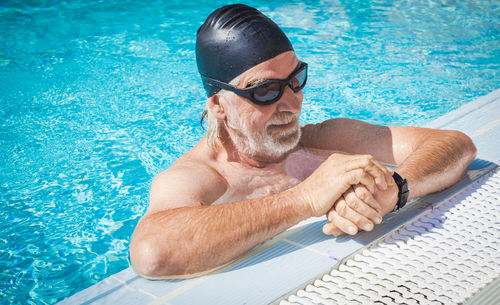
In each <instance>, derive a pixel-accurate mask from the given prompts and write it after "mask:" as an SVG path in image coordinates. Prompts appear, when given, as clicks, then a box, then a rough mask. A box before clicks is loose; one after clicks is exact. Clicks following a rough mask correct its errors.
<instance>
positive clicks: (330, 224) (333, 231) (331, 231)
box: [323, 222, 344, 237]
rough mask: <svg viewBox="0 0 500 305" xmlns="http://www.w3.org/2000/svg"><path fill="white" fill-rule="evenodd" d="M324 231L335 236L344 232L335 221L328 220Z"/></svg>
mask: <svg viewBox="0 0 500 305" xmlns="http://www.w3.org/2000/svg"><path fill="white" fill-rule="evenodd" d="M323 233H325V234H326V235H333V236H335V237H339V236H340V235H342V234H344V232H342V230H340V229H339V228H338V227H337V226H336V225H335V224H334V223H333V222H328V223H326V224H325V225H324V226H323Z"/></svg>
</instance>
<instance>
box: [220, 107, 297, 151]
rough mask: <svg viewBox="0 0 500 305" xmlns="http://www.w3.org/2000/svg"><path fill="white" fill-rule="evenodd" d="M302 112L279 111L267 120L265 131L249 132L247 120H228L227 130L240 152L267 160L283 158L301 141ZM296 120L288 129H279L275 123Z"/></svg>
mask: <svg viewBox="0 0 500 305" xmlns="http://www.w3.org/2000/svg"><path fill="white" fill-rule="evenodd" d="M299 116H300V113H295V114H294V113H292V112H279V113H277V114H275V115H273V117H272V118H271V119H270V120H269V121H268V122H266V125H265V127H264V131H262V132H253V133H251V132H249V131H248V127H247V124H246V122H243V121H241V120H235V121H234V122H230V120H229V117H237V116H230V115H228V120H227V121H226V126H227V127H228V128H227V132H228V134H229V137H230V138H231V140H232V141H233V145H234V146H235V148H236V150H238V152H240V153H244V154H246V155H248V156H251V157H256V158H258V159H265V160H271V161H272V160H278V159H281V158H282V157H283V156H284V155H285V154H286V153H288V152H290V151H291V150H292V149H294V148H295V147H296V146H297V144H298V143H299V140H300V136H301V129H300V126H299V123H298V120H299ZM290 122H295V124H296V125H295V126H294V127H291V128H288V129H279V128H277V127H276V126H273V125H281V124H287V123H290Z"/></svg>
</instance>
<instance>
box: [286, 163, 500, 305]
mask: <svg viewBox="0 0 500 305" xmlns="http://www.w3.org/2000/svg"><path fill="white" fill-rule="evenodd" d="M499 203H500V171H499V170H498V169H497V170H495V171H493V172H492V173H490V174H488V175H486V176H485V177H483V178H481V179H479V180H478V181H476V182H474V183H473V184H472V185H470V186H469V187H467V188H465V189H464V190H463V191H461V192H460V193H458V194H456V195H455V196H453V197H451V198H449V199H448V200H445V201H444V202H442V203H441V204H440V205H439V206H437V207H435V208H434V209H433V210H431V211H429V212H428V213H426V214H424V215H423V216H421V217H419V218H418V219H417V220H415V221H413V222H412V223H409V224H407V225H406V226H404V227H402V228H401V229H399V230H398V231H396V232H394V233H392V234H390V235H388V236H386V237H384V238H382V239H381V240H379V241H377V242H376V243H374V244H372V245H371V246H369V247H368V248H365V249H364V250H361V251H359V252H357V253H355V254H354V255H352V256H350V257H349V258H348V259H346V260H345V261H343V262H342V263H341V264H339V265H337V266H336V268H334V269H333V270H332V271H331V272H329V273H327V274H325V275H324V276H323V277H322V278H320V279H317V280H314V281H313V282H311V283H309V284H307V285H306V286H305V287H303V288H302V289H299V290H294V291H293V293H291V294H289V295H287V296H285V297H284V298H283V299H281V302H280V303H279V304H280V305H290V304H304V305H305V304H461V303H464V302H466V301H467V300H468V299H470V298H471V297H472V296H474V295H475V294H476V293H477V292H478V291H480V290H481V289H483V288H484V287H486V286H488V284H490V283H492V282H493V281H495V279H498V278H499V276H500V251H499V249H500V220H499V217H498V216H499V215H500V204H499Z"/></svg>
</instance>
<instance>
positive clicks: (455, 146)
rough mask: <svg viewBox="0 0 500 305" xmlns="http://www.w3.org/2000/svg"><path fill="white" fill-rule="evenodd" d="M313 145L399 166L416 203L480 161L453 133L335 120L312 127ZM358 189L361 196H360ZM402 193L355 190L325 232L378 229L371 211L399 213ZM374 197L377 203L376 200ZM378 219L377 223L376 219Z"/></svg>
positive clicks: (468, 142)
mask: <svg viewBox="0 0 500 305" xmlns="http://www.w3.org/2000/svg"><path fill="white" fill-rule="evenodd" d="M304 134H305V135H306V136H307V137H305V139H307V140H306V143H304V144H305V145H307V146H310V147H315V148H320V149H326V150H342V151H346V152H350V153H367V154H371V155H373V156H374V157H375V158H377V159H378V160H381V161H382V162H385V163H390V164H395V165H397V170H396V171H397V172H398V173H399V174H400V175H401V176H402V177H404V178H406V179H407V180H408V185H409V189H410V199H412V198H416V197H420V196H422V195H425V194H428V193H431V192H435V191H439V190H442V189H444V188H446V187H448V186H450V185H452V184H453V183H455V182H457V181H458V180H459V179H460V177H461V176H462V174H463V173H464V171H465V169H466V168H467V166H468V165H469V164H470V162H471V161H472V160H473V159H474V158H475V155H476V148H475V146H474V144H473V143H472V141H471V139H470V138H469V137H468V136H466V135H465V134H463V133H461V132H458V131H452V130H436V129H428V128H417V127H385V126H377V125H371V124H367V123H364V122H361V121H357V120H349V119H335V120H329V121H325V122H323V123H320V124H317V125H306V126H305V127H304ZM354 190H355V191H354ZM394 192H397V188H395V187H392V188H389V189H387V190H386V191H383V192H381V191H379V190H377V192H376V194H375V198H376V199H377V201H378V203H377V204H367V202H373V197H371V196H372V195H371V194H369V192H368V191H367V190H366V189H365V188H363V187H359V188H356V187H355V188H354V189H353V188H350V189H349V190H348V191H347V192H346V193H345V194H344V196H342V197H341V198H339V200H338V201H337V202H336V203H335V209H332V210H331V211H329V213H328V218H329V220H330V221H331V222H330V223H328V224H327V225H325V227H324V228H323V230H324V232H325V233H326V234H332V235H340V234H342V233H344V232H345V233H348V234H355V233H357V231H358V227H360V228H363V229H365V230H368V231H369V230H371V229H372V228H373V222H370V217H368V215H369V214H368V213H367V212H366V211H371V213H372V214H373V211H374V210H375V209H376V210H377V211H378V212H379V213H380V215H382V216H383V215H385V214H387V213H389V212H390V211H392V210H393V208H394V204H395V203H396V201H395V200H396V199H395V198H397V196H396V194H393V193H394ZM370 198H371V199H370ZM371 219H373V218H371Z"/></svg>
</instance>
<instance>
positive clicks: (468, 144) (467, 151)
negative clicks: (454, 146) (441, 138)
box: [457, 131, 477, 164]
mask: <svg viewBox="0 0 500 305" xmlns="http://www.w3.org/2000/svg"><path fill="white" fill-rule="evenodd" d="M457 137H458V138H459V139H460V146H461V148H462V152H463V156H464V159H465V161H466V162H467V164H469V163H471V162H472V161H473V160H474V159H475V158H476V155H477V148H476V145H474V142H472V139H471V138H470V137H469V136H468V135H466V134H465V133H463V132H460V131H457Z"/></svg>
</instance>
